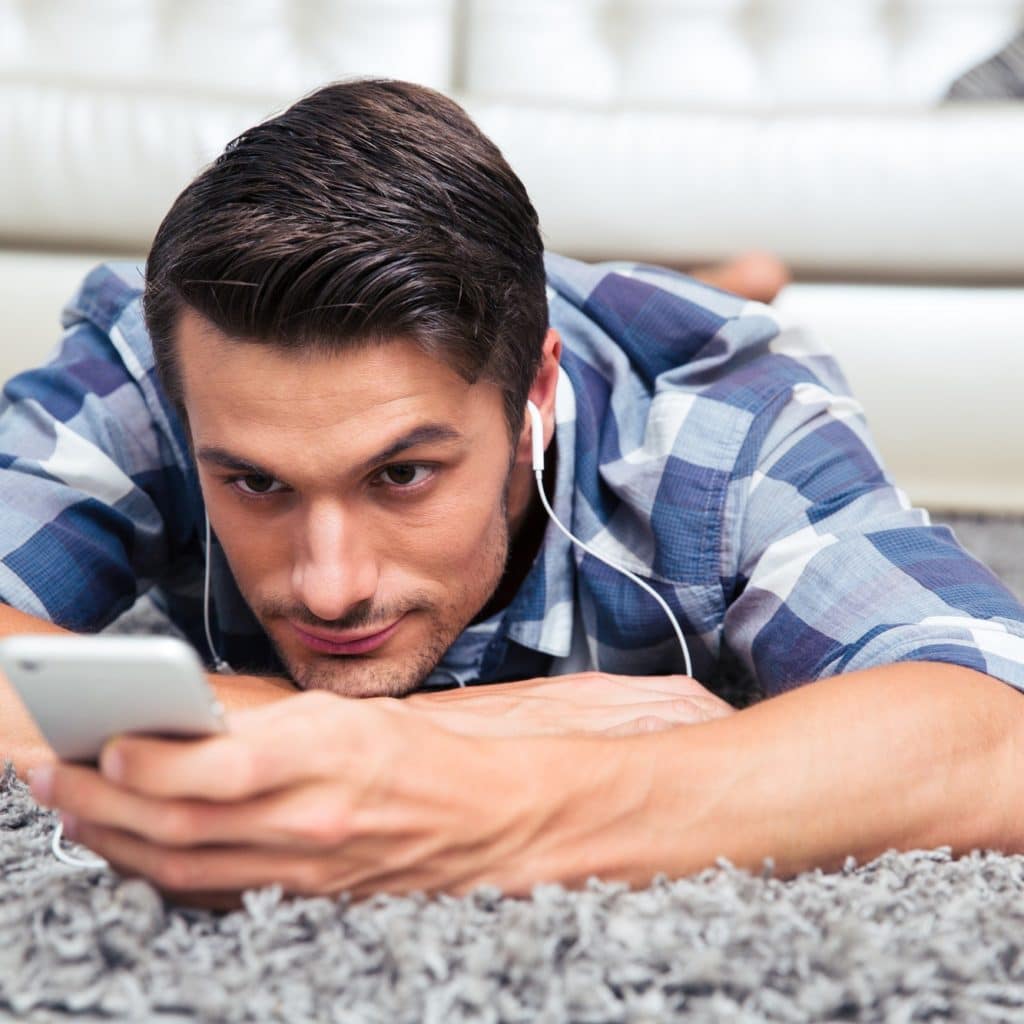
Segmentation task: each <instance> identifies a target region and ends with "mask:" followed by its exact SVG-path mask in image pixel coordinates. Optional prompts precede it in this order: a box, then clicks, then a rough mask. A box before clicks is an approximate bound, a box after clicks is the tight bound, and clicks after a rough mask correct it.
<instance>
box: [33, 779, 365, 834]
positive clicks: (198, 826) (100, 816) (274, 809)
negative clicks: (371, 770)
mask: <svg viewBox="0 0 1024 1024" xmlns="http://www.w3.org/2000/svg"><path fill="white" fill-rule="evenodd" d="M48 802H49V803H50V804H51V805H52V806H54V807H57V808H59V809H60V810H61V811H62V812H64V813H66V814H70V815H72V817H73V818H74V819H76V821H78V822H81V823H82V824H83V825H84V826H93V827H94V826H100V827H104V828H109V829H116V830H120V831H123V832H126V833H133V834H135V835H136V836H139V837H142V838H144V839H146V840H148V841H149V842H151V843H157V844H159V845H161V846H167V847H188V846H205V845H210V844H215V843H227V844H230V843H240V844H246V845H259V846H265V847H268V848H288V849H292V850H298V851H300V852H309V853H314V852H316V851H317V850H324V849H326V848H333V847H336V846H337V845H338V844H339V843H342V842H344V841H345V840H346V839H347V838H348V836H349V834H350V832H351V828H350V821H351V816H350V812H349V809H348V807H347V806H346V805H345V801H344V798H343V796H342V795H341V794H340V793H338V794H335V795H334V796H333V797H332V799H331V800H330V801H325V800H324V799H323V796H322V794H319V793H318V792H317V790H316V788H315V787H312V786H307V787H302V788H295V789H287V790H282V791H278V792H274V793H268V794H264V795H262V796H259V797H256V798H254V799H252V800H246V801H244V802H239V803H214V802H212V801H204V800H182V799H153V798H152V797H148V796H139V795H138V794H136V793H133V792H131V791H127V790H124V789H122V788H121V787H118V786H114V785H112V784H111V783H109V782H107V781H106V780H105V779H104V778H103V777H102V776H100V775H98V774H97V773H96V772H95V771H93V770H92V769H91V768H83V767H78V766H76V765H61V766H60V767H59V768H58V769H57V772H56V774H55V776H54V782H53V791H52V796H51V799H50V800H49V801H48Z"/></svg>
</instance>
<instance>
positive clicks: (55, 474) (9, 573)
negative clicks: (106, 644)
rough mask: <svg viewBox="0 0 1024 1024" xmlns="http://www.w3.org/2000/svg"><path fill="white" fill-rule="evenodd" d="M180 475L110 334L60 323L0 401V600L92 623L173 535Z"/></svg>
mask: <svg viewBox="0 0 1024 1024" xmlns="http://www.w3.org/2000/svg"><path fill="white" fill-rule="evenodd" d="M186 477H187V468H186V467H185V466H184V465H182V464H181V460H180V459H178V458H177V457H176V454H175V446H174V443H173V441H172V439H171V438H168V437H167V434H166V431H165V430H163V429H161V427H160V426H159V425H158V424H157V422H156V420H155V418H154V416H153V414H152V412H151V410H150V409H149V407H148V405H147V401H146V397H145V395H144V393H143V389H142V388H141V387H140V384H139V381H138V380H137V379H136V378H135V376H133V374H132V373H131V372H130V370H129V369H128V367H126V365H125V363H124V361H123V360H122V358H121V356H120V355H119V353H118V350H117V348H116V347H115V346H114V345H113V343H112V341H111V339H110V337H109V336H108V335H107V334H106V333H105V332H104V331H103V330H101V329H100V328H99V327H97V326H96V325H95V324H94V323H90V322H89V321H86V320H78V321H77V322H75V323H73V324H71V325H70V326H69V327H68V329H67V331H66V332H65V334H64V337H63V339H62V342H61V344H60V346H59V347H58V349H57V351H56V352H55V353H54V355H53V356H52V358H51V359H50V361H49V362H48V363H47V364H46V365H44V366H42V367H40V368H37V369H34V370H30V371H28V372H26V373H22V374H19V375H18V376H16V377H14V378H12V379H11V380H10V381H8V382H7V384H6V386H5V387H4V390H3V397H2V399H0V509H2V515H0V601H2V602H4V603H6V604H8V605H11V606H12V607H15V608H19V609H21V610H22V611H25V612H28V613H30V614H32V615H36V616H38V617H40V618H43V619H46V620H48V621H51V622H54V623H57V624H59V625H61V626H64V627H66V628H68V629H71V630H74V631H79V632H92V631H95V630H98V629H101V628H103V626H105V625H106V624H107V623H109V622H110V621H111V620H113V619H114V618H115V617H116V616H117V615H118V614H119V613H120V612H121V611H123V610H124V609H125V608H127V607H129V606H130V605H131V604H132V603H133V602H134V600H135V599H136V597H137V596H138V595H139V594H141V593H143V592H144V591H145V590H147V589H148V588H149V587H150V586H151V585H152V584H153V583H154V582H155V581H156V580H157V579H158V578H159V577H160V576H161V575H162V574H163V573H164V571H165V569H166V568H167V566H168V565H169V562H170V561H171V559H172V558H173V557H174V555H175V551H176V549H177V548H179V547H180V546H181V545H182V543H183V542H184V540H185V536H184V534H185V532H187V531H186V526H187V523H188V522H189V519H190V517H189V516H188V515H187V512H186V506H187V502H188V498H187V495H188V492H189V486H188V482H187V479H186Z"/></svg>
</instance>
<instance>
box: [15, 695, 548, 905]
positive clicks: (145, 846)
mask: <svg viewBox="0 0 1024 1024" xmlns="http://www.w3.org/2000/svg"><path fill="white" fill-rule="evenodd" d="M228 725H229V731H228V732H227V733H226V734H224V735H221V736H215V737H208V738H203V739H198V740H171V739H156V738H149V737H139V736H123V737H120V738H118V739H116V740H113V741H111V743H109V744H108V745H107V747H106V748H104V751H103V754H102V756H101V759H100V764H101V771H96V770H94V769H92V768H88V767H84V766H80V765H72V764H67V763H60V764H57V765H54V766H52V767H49V766H47V767H42V768H40V769H38V770H37V772H36V773H35V775H34V777H33V779H32V791H33V794H34V795H35V796H36V799H37V800H39V801H40V802H41V803H43V804H45V805H48V806H53V807H56V808H59V809H60V810H61V811H63V812H64V813H65V814H66V815H70V816H71V817H70V818H69V819H68V820H67V822H66V824H65V831H66V833H67V834H68V836H69V837H70V838H76V839H78V840H80V841H81V842H83V843H84V844H85V845H86V846H88V847H89V848H90V849H92V850H94V851H95V852H96V853H98V854H100V855H101V856H103V857H105V858H106V859H107V860H108V861H109V862H110V863H111V864H112V865H113V866H114V867H115V868H116V869H118V870H120V871H122V872H124V873H127V874H139V875H143V876H145V877H147V878H150V879H152V880H153V881H154V882H155V883H156V884H157V885H158V886H160V887H161V888H162V889H164V890H167V891H170V892H173V893H175V894H178V895H179V897H181V896H184V897H185V898H186V900H187V901H192V902H196V900H197V898H198V901H199V902H202V903H203V904H204V905H208V906H209V905H211V904H212V905H220V906H232V905H235V904H236V903H237V897H238V893H239V892H240V891H242V890H243V889H245V888H249V887H254V886H263V885H269V884H273V883H280V884H281V885H282V886H283V887H284V889H285V890H286V891H287V892H290V893H298V894H331V893H336V892H339V891H342V890H352V891H353V893H354V894H355V895H356V897H357V898H358V897H359V896H362V895H370V894H371V893H373V892H376V891H380V890H387V891H390V892H406V891H410V890H413V889H424V890H426V891H433V890H437V889H442V888H443V889H446V890H448V891H462V890H468V888H470V887H472V885H473V884H476V883H478V882H480V881H482V880H487V879H488V878H490V877H496V875H495V874H494V872H495V871H496V869H497V867H498V865H500V864H505V865H507V864H512V865H516V866H517V865H518V864H519V863H520V858H521V855H522V851H523V850H524V849H525V848H526V847H527V846H528V844H529V839H530V837H531V836H533V835H534V834H535V833H536V831H537V830H538V828H539V827H540V824H541V822H542V820H543V818H542V816H543V815H544V814H546V813H550V808H549V807H548V806H547V805H548V804H550V803H551V802H552V801H555V800H562V799H564V798H565V796H564V795H563V794H558V793H551V792H548V793H547V794H546V795H545V794H543V793H538V786H537V785H535V784H531V782H530V781H529V778H528V777H527V776H528V775H529V773H528V772H527V770H526V767H527V766H526V765H525V754H524V756H522V757H520V754H521V753H522V748H521V747H519V746H516V745H515V744H514V742H513V741H502V740H490V741H487V742H486V743H485V742H483V741H480V740H476V739H472V738H470V737H464V736H456V735H453V734H452V733H450V732H447V731H445V730H443V729H441V728H438V727H437V726H435V725H434V724H433V723H432V722H430V721H429V720H428V719H427V718H426V717H425V716H424V715H421V714H417V713H415V712H414V711H413V710H412V709H410V708H406V707H405V706H404V705H403V703H402V702H401V701H397V700H392V699H389V698H371V699H361V700H350V699H345V698H342V697H337V696H334V695H331V694H327V693H318V692H309V693H303V694H299V695H297V696H294V697H292V698H291V699H290V700H281V701H276V702H274V703H272V704H269V705H268V706H265V707H260V708H254V709H251V710H247V711H240V712H235V713H232V714H230V715H229V716H228ZM515 742H519V741H515ZM533 742H536V741H533ZM495 744H501V745H502V747H503V749H502V750H501V751H498V750H495V749H494V748H495ZM530 778H532V776H530ZM548 789H550V787H548ZM516 870H519V868H518V866H517V867H516ZM199 894H202V895H201V896H200V895H199ZM211 894H220V896H219V897H216V896H211Z"/></svg>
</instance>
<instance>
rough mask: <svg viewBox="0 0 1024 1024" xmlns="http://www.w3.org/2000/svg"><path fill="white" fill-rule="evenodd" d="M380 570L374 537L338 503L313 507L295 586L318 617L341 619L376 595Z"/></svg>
mask: <svg viewBox="0 0 1024 1024" xmlns="http://www.w3.org/2000/svg"><path fill="white" fill-rule="evenodd" d="M378 579H379V568H378V565H377V559H376V557H375V554H374V552H373V549H372V546H371V544H370V542H369V538H368V537H367V536H366V534H365V531H363V530H360V529H359V528H358V526H357V524H356V522H355V521H354V519H353V517H352V515H351V514H348V513H346V512H345V510H344V509H342V508H340V507H339V506H338V505H334V504H331V505H326V504H324V505H319V506H314V507H312V508H311V509H310V511H309V514H308V515H307V517H306V521H305V523H304V525H303V528H302V537H301V538H300V539H299V541H298V544H297V551H296V556H295V566H294V568H293V570H292V586H293V588H294V591H295V596H296V598H297V599H298V600H300V601H301V602H302V603H303V604H304V605H305V606H306V608H308V609H309V611H310V612H312V613H313V614H314V615H316V616H317V617H318V618H320V619H323V620H324V621H327V622H332V621H334V620H336V619H341V618H343V617H344V615H345V614H346V613H347V612H349V611H351V609H352V608H353V607H355V606H356V605H359V604H362V603H364V602H367V601H369V600H370V599H371V598H372V597H373V596H374V594H375V593H376V592H377V583H378Z"/></svg>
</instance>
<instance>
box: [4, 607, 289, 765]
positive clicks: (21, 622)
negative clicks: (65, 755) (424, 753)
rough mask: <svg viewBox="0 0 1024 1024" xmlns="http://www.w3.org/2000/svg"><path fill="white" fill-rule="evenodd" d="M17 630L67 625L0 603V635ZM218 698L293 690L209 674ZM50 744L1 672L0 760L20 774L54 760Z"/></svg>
mask: <svg viewBox="0 0 1024 1024" xmlns="http://www.w3.org/2000/svg"><path fill="white" fill-rule="evenodd" d="M18 633H54V634H57V635H64V636H66V635H68V631H67V630H66V629H61V628H60V627H59V626H55V625H54V624H53V623H52V622H46V621H45V620H43V619H39V618H36V617H35V616H32V615H26V614H25V613H24V612H19V611H17V610H16V609H14V608H11V607H9V606H8V605H4V604H0V638H2V637H5V636H13V635H15V634H18ZM209 679H210V683H211V684H212V686H213V688H214V690H215V691H216V693H217V699H218V700H219V701H220V703H221V704H223V705H224V707H225V708H227V709H228V711H236V710H239V709H240V708H247V707H257V706H259V705H261V704H266V703H267V702H268V701H271V700H278V699H280V698H281V697H287V696H289V695H290V694H293V693H294V692H295V690H294V688H293V687H292V686H290V685H289V684H288V683H287V682H286V681H285V680H283V679H265V678H263V677H260V676H212V675H211V676H210V677H209ZM54 758H55V755H54V753H53V751H52V750H51V749H50V746H49V744H48V743H47V742H46V740H44V739H43V737H42V736H41V735H40V733H39V730H38V729H37V728H36V726H35V723H34V722H33V721H32V719H31V717H30V716H29V714H28V712H27V711H26V710H25V707H24V705H23V704H22V702H21V698H20V697H19V696H18V695H17V693H15V692H14V688H13V687H12V686H11V684H10V683H9V682H8V681H7V678H6V677H5V676H4V675H3V673H0V761H2V760H4V759H6V760H10V761H13V762H14V767H15V769H16V770H17V771H18V774H19V775H24V774H25V772H27V771H28V770H29V769H30V768H34V767H36V766H37V765H40V764H45V763H46V762H48V761H52V760H54Z"/></svg>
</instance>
